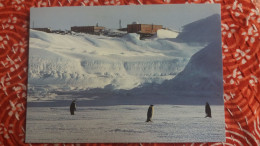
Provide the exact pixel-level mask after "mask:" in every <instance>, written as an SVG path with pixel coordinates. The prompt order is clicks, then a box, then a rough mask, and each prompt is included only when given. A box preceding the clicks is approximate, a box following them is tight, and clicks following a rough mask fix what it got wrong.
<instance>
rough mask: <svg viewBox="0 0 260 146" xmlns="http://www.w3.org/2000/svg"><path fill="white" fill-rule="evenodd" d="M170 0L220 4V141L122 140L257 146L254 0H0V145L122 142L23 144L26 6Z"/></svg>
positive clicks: (259, 109) (259, 77) (259, 103)
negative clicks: (222, 105) (222, 135)
mask: <svg viewBox="0 0 260 146" xmlns="http://www.w3.org/2000/svg"><path fill="white" fill-rule="evenodd" d="M170 3H171V4H176V3H221V12H222V14H221V15H222V18H221V23H222V48H223V69H224V100H225V121H226V142H224V143H186V144H168V143H164V144H157V143H153V144H145V143H142V144H139V143H136V144H127V145H136V146H138V145H158V146H159V145H161V146H166V145H215V146H218V145H252V146H256V145H260V126H259V125H260V83H259V82H260V45H259V29H260V25H259V23H260V17H259V9H257V4H256V1H255V0H0V146H1V145H5V146H20V145H100V146H105V145H109V146H110V145H120V146H121V145H126V144H25V143H24V139H25V128H24V127H25V113H26V85H27V67H28V66H27V63H28V30H29V10H30V7H53V6H58V7H61V6H91V5H129V4H137V5H140V4H170ZM258 6H259V4H258ZM61 134H62V133H61Z"/></svg>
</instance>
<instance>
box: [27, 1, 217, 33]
mask: <svg viewBox="0 0 260 146" xmlns="http://www.w3.org/2000/svg"><path fill="white" fill-rule="evenodd" d="M220 13H221V12H220V4H169V5H142V6H141V5H127V6H88V7H44V8H31V12H30V27H31V28H33V27H35V28H39V27H48V28H51V29H52V30H59V29H60V30H70V27H72V26H93V25H96V24H97V23H98V25H99V26H104V27H107V28H112V29H117V28H119V20H121V25H122V27H123V28H124V27H127V24H132V23H133V22H138V23H140V24H154V25H163V27H167V28H170V29H173V30H177V31H180V30H181V28H182V26H183V25H185V24H189V23H191V22H194V21H197V20H199V19H203V18H206V17H208V16H211V15H213V14H219V15H220Z"/></svg>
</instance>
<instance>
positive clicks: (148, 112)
mask: <svg viewBox="0 0 260 146" xmlns="http://www.w3.org/2000/svg"><path fill="white" fill-rule="evenodd" d="M152 116H153V105H150V106H149V108H148V111H147V120H146V122H152Z"/></svg>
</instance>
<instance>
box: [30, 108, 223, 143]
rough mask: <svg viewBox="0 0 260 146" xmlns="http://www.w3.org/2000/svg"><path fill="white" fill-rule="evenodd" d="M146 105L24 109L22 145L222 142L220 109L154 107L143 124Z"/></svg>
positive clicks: (221, 113) (221, 114) (221, 109)
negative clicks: (150, 119)
mask: <svg viewBox="0 0 260 146" xmlns="http://www.w3.org/2000/svg"><path fill="white" fill-rule="evenodd" d="M147 109H148V106H143V105H131V106H130V105H119V106H97V107H95V106H90V107H78V108H77V111H76V112H75V113H76V115H74V116H71V115H70V113H69V106H68V107H55V108H49V107H34V108H31V107H29V108H28V114H27V125H26V128H27V129H26V130H27V133H26V142H30V143H34V142H37V143H40V142H42V143H56V142H63V143H70V142H83V143H85V142H86V143H106V142H108V143H109V142H114V143H122V142H123V143H127V142H216V141H225V127H224V126H225V124H224V112H223V110H224V107H223V106H211V110H212V116H213V118H204V117H205V110H204V106H183V105H155V106H154V116H153V122H149V123H146V122H145V120H146V114H147Z"/></svg>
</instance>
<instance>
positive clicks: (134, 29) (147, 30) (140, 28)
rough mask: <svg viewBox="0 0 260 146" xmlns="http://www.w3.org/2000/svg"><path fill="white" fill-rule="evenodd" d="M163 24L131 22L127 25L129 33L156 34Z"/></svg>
mask: <svg viewBox="0 0 260 146" xmlns="http://www.w3.org/2000/svg"><path fill="white" fill-rule="evenodd" d="M162 28H163V26H162V25H153V24H129V25H127V32H128V33H140V34H141V33H144V34H155V33H156V32H157V30H158V29H162Z"/></svg>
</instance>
